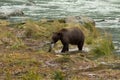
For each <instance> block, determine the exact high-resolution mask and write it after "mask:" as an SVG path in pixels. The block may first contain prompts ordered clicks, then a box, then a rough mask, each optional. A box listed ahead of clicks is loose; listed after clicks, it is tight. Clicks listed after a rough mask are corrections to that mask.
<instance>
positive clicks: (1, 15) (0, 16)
mask: <svg viewBox="0 0 120 80" xmlns="http://www.w3.org/2000/svg"><path fill="white" fill-rule="evenodd" d="M7 18H8V15H6V14H5V13H3V12H0V19H7Z"/></svg>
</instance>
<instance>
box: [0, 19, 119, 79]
mask: <svg viewBox="0 0 120 80" xmlns="http://www.w3.org/2000/svg"><path fill="white" fill-rule="evenodd" d="M65 27H66V28H71V27H78V28H80V29H81V30H82V31H83V32H84V34H85V37H86V39H85V45H84V47H85V48H88V49H89V51H88V52H75V51H74V52H68V53H67V54H57V53H55V50H59V49H61V46H62V45H61V43H60V42H58V43H57V45H56V46H55V49H54V50H53V51H52V52H51V53H48V52H47V51H48V45H47V42H49V41H50V40H51V35H52V33H53V32H55V31H58V30H60V29H62V28H65ZM0 48H1V49H0V79H1V80H96V79H98V80H107V79H115V80H117V79H119V78H120V76H119V74H120V71H119V69H120V67H119V65H120V58H119V56H115V55H113V52H112V51H113V50H114V47H113V43H112V37H111V35H110V34H108V33H106V32H104V33H102V34H101V33H100V32H99V30H98V29H97V28H96V27H95V26H93V25H92V24H91V23H86V24H85V25H82V24H77V23H64V22H63V21H62V20H52V21H48V20H46V19H45V20H41V21H32V20H28V21H26V22H24V23H10V22H7V21H0ZM70 48H74V46H72V45H71V46H70Z"/></svg>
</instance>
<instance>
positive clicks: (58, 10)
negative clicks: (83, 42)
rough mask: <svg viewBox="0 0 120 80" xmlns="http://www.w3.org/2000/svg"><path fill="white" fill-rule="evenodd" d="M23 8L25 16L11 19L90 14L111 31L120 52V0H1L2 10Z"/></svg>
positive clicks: (99, 25)
mask: <svg viewBox="0 0 120 80" xmlns="http://www.w3.org/2000/svg"><path fill="white" fill-rule="evenodd" d="M14 9H20V10H23V12H24V14H25V16H23V17H20V16H16V17H10V18H9V20H11V21H19V20H26V19H33V20H39V19H43V18H63V17H66V16H89V17H92V18H93V19H94V20H96V21H99V20H102V21H101V22H96V27H99V28H102V29H103V30H106V31H108V32H110V33H111V34H112V36H113V43H114V44H115V49H116V51H115V52H116V53H117V54H120V35H119V34H120V0H0V11H2V12H4V13H8V12H10V11H11V10H14Z"/></svg>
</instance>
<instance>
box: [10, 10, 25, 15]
mask: <svg viewBox="0 0 120 80" xmlns="http://www.w3.org/2000/svg"><path fill="white" fill-rule="evenodd" d="M23 15H24V13H23V11H22V10H19V9H16V10H13V11H12V12H10V13H9V14H8V16H23Z"/></svg>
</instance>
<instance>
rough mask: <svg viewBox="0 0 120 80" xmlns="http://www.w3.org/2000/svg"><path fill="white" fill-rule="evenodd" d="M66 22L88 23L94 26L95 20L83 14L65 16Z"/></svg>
mask: <svg viewBox="0 0 120 80" xmlns="http://www.w3.org/2000/svg"><path fill="white" fill-rule="evenodd" d="M65 22H66V23H79V24H81V25H86V24H90V25H92V26H95V21H94V20H93V19H92V18H90V17H85V16H73V17H67V18H65Z"/></svg>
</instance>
